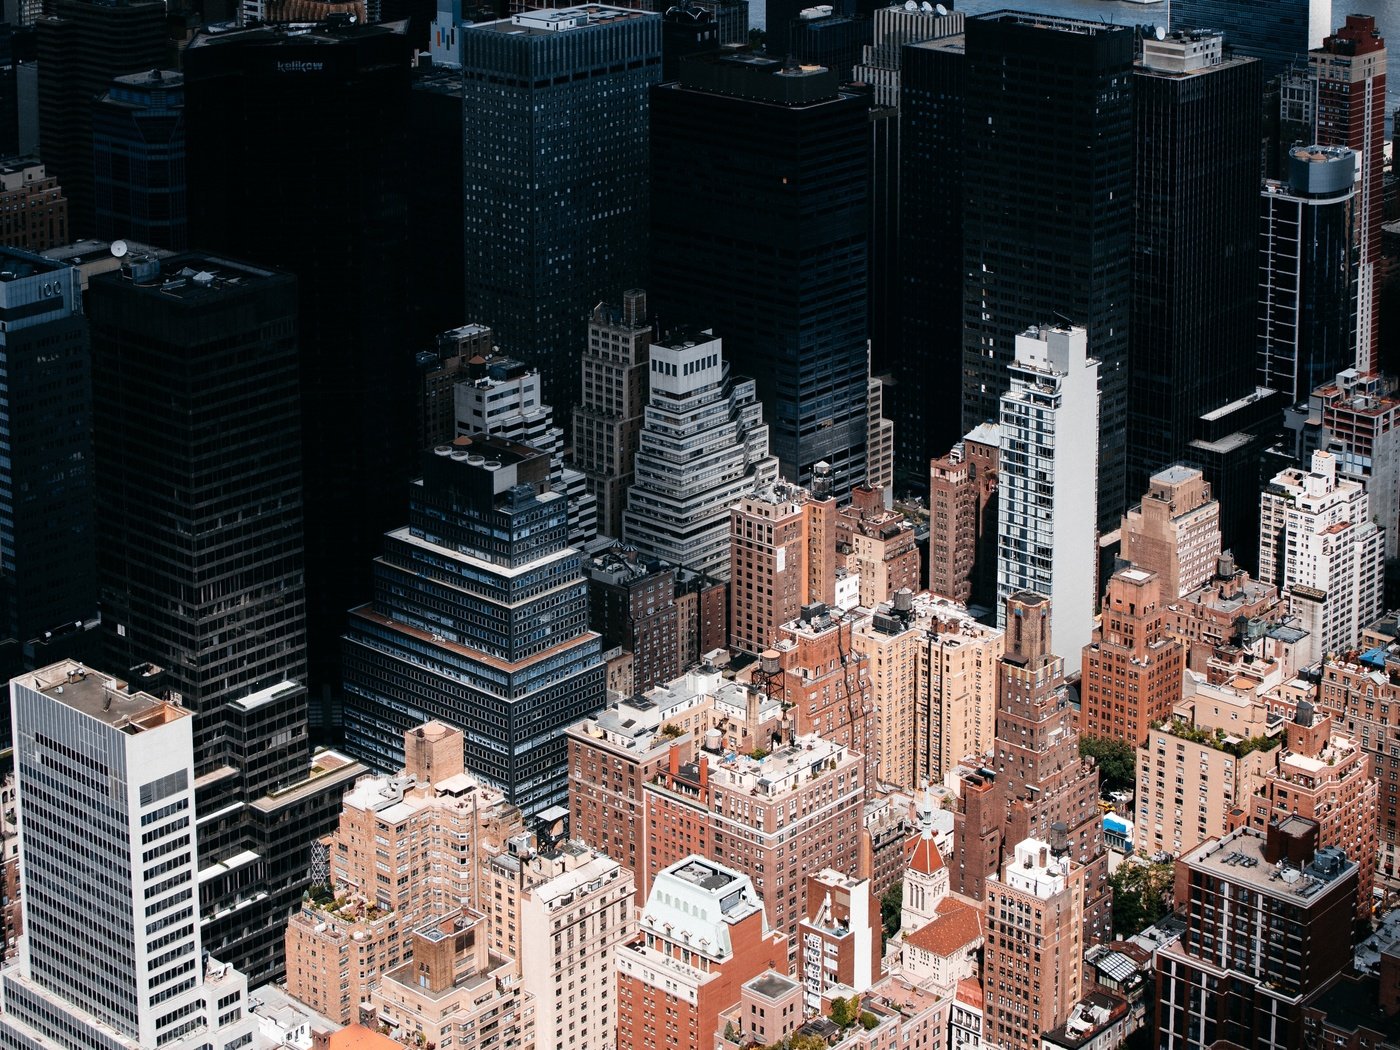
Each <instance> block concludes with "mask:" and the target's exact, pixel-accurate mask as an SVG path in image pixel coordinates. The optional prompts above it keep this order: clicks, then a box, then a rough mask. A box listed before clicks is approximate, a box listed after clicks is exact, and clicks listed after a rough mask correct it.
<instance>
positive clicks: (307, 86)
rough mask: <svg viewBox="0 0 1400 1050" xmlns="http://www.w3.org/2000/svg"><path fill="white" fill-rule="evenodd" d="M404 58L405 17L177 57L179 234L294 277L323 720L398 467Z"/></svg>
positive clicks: (409, 420) (407, 465)
mask: <svg viewBox="0 0 1400 1050" xmlns="http://www.w3.org/2000/svg"><path fill="white" fill-rule="evenodd" d="M411 57H412V47H411V44H410V43H409V40H408V38H407V36H406V35H405V34H404V31H403V25H402V24H398V25H394V26H377V25H357V24H348V25H347V24H339V25H318V26H314V27H309V28H308V27H305V26H301V27H291V26H263V27H260V28H253V29H240V30H226V31H215V30H210V31H205V32H201V33H199V34H197V35H196V36H195V38H194V40H192V41H191V42H190V45H189V47H187V48H186V49H185V52H184V62H185V68H184V73H185V99H186V111H185V112H186V127H187V131H186V135H187V142H188V150H189V158H190V160H189V168H188V171H189V191H190V194H191V199H194V198H195V197H196V196H202V197H204V198H209V199H213V200H216V201H218V205H217V206H211V207H199V208H195V209H193V210H192V211H191V214H190V242H191V243H192V244H198V245H200V246H201V247H202V248H203V249H205V250H210V251H218V252H223V253H228V254H231V255H233V256H235V257H236V258H241V259H251V260H254V261H259V262H269V263H272V264H275V265H276V266H277V267H279V268H280V269H284V270H286V271H288V272H290V273H292V274H294V275H295V276H296V278H297V285H296V288H297V309H298V314H299V318H300V325H299V331H300V362H301V376H300V379H301V400H302V408H301V422H302V428H301V435H302V457H303V461H304V462H305V464H306V468H307V469H306V473H305V478H304V486H305V514H306V552H307V554H306V583H307V586H306V596H307V613H308V615H307V628H308V636H307V640H308V657H309V669H310V678H311V685H312V688H313V689H314V690H315V691H316V695H315V699H316V700H317V701H318V714H320V715H321V716H322V717H327V716H328V717H330V718H331V719H334V717H335V711H334V707H333V705H332V704H331V702H330V701H331V695H332V694H331V690H332V687H333V686H336V685H338V684H339V674H340V647H339V641H338V639H339V636H340V633H341V630H342V628H343V626H344V623H345V611H346V609H348V608H349V607H350V606H351V605H353V604H355V603H356V602H359V601H363V600H364V598H365V597H366V596H367V595H368V594H369V588H370V584H369V575H368V573H369V565H370V561H371V559H372V557H373V555H374V551H375V548H376V545H377V542H378V537H379V536H380V535H381V534H382V533H383V531H384V530H385V529H387V528H390V527H391V526H392V525H393V524H394V523H395V522H396V521H399V520H400V519H401V516H402V509H401V508H402V506H403V492H404V488H403V486H404V483H405V482H406V481H407V480H408V478H409V476H410V474H411V473H412V469H413V455H412V452H413V449H412V446H413V431H414V422H415V420H414V412H413V409H414V397H413V388H414V380H415V378H416V377H415V375H414V369H413V360H414V354H413V351H414V350H415V349H416V346H415V345H414V344H412V343H409V342H406V341H405V338H404V337H405V317H406V298H407V294H408V288H407V274H408V266H407V259H406V253H407V247H408V214H409V212H408V203H407V198H408V196H409V194H410V193H411V192H412V189H411V187H412V185H413V183H412V180H411V178H410V174H409V173H410V167H409V158H410V152H409V149H408V145H407V141H406V135H407V125H408V120H407V116H406V114H407V108H408V95H409V64H410V60H411ZM270 158H276V163H275V164H272V165H271V166H269V159H270ZM252 171H260V172H263V173H264V174H263V176H261V177H257V178H230V177H229V176H230V173H232V172H252ZM460 316H461V315H460V314H459V315H457V317H458V319H460ZM253 389H256V387H254V388H253ZM327 708H330V710H329V711H327Z"/></svg>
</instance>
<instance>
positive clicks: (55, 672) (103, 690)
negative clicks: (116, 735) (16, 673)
mask: <svg viewBox="0 0 1400 1050" xmlns="http://www.w3.org/2000/svg"><path fill="white" fill-rule="evenodd" d="M20 681H21V682H23V683H24V684H25V685H27V686H30V687H31V688H33V689H35V690H37V691H38V692H41V693H43V694H44V695H45V696H47V697H51V698H52V699H54V700H57V701H58V702H59V703H61V704H64V705H66V706H67V707H70V708H72V709H73V710H74V711H79V712H81V713H82V714H85V715H87V716H88V717H90V718H95V719H97V721H99V722H102V723H104V724H106V725H109V726H112V727H114V728H117V729H121V730H123V731H125V732H127V733H131V734H136V733H142V732H145V731H146V730H148V729H155V728H158V727H159V726H163V725H167V724H168V723H170V722H174V721H175V720H177V719H180V718H189V717H190V712H189V711H187V710H186V709H185V708H183V707H176V706H175V705H174V704H170V703H166V702H165V701H164V700H157V699H156V698H155V697H154V696H151V695H150V694H149V693H141V692H136V693H129V692H127V691H126V683H125V682H122V681H119V680H118V679H116V678H112V677H110V676H109V675H104V674H98V673H97V672H96V671H91V670H88V669H87V668H86V667H84V666H83V665H82V664H80V663H78V662H77V661H75V660H64V661H63V662H62V663H56V664H52V665H50V666H49V667H45V668H44V669H43V670H40V671H35V672H33V673H32V674H26V675H22V676H21V677H20Z"/></svg>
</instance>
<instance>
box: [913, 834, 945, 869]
mask: <svg viewBox="0 0 1400 1050" xmlns="http://www.w3.org/2000/svg"><path fill="white" fill-rule="evenodd" d="M904 866H905V867H906V868H908V869H909V870H910V871H917V872H918V873H919V874H920V875H932V874H933V873H934V872H935V871H941V870H942V869H943V858H942V856H940V855H939V853H938V847H937V846H935V845H934V844H933V839H932V838H926V837H925V836H924V835H922V834H919V835H915V836H913V837H912V838H911V839H909V841H908V842H906V843H905V844H904Z"/></svg>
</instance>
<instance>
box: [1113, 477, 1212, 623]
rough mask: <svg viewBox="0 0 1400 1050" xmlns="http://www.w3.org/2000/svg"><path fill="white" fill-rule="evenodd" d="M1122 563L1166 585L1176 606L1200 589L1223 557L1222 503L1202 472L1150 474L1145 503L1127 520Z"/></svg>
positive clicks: (1165, 593) (1168, 596) (1168, 598)
mask: <svg viewBox="0 0 1400 1050" xmlns="http://www.w3.org/2000/svg"><path fill="white" fill-rule="evenodd" d="M1122 537H1123V546H1122V553H1123V558H1124V560H1126V561H1130V562H1132V563H1133V564H1134V565H1135V566H1137V567H1138V568H1139V569H1146V570H1148V571H1150V572H1155V573H1156V574H1157V575H1158V576H1159V577H1160V578H1161V581H1162V599H1163V601H1164V602H1168V603H1169V602H1172V601H1175V600H1176V599H1177V598H1180V597H1183V596H1184V595H1187V594H1189V593H1191V592H1192V591H1193V590H1195V589H1196V588H1197V587H1200V586H1202V585H1203V584H1204V583H1205V582H1206V581H1207V580H1208V579H1210V577H1211V575H1212V574H1213V573H1214V572H1215V563H1216V559H1217V558H1219V557H1220V504H1219V503H1218V502H1216V501H1215V500H1214V499H1213V498H1211V492H1210V485H1209V484H1207V482H1206V480H1205V478H1204V477H1203V476H1202V474H1201V472H1200V471H1199V470H1195V469H1193V468H1191V467H1183V466H1174V467H1168V468H1167V469H1166V470H1163V471H1160V472H1158V473H1156V474H1154V475H1152V479H1151V481H1150V482H1149V483H1148V489H1147V494H1146V495H1144V496H1143V497H1142V502H1141V503H1140V504H1138V505H1137V506H1136V507H1133V508H1132V509H1131V510H1129V511H1128V513H1127V514H1125V515H1124V516H1123V526H1122Z"/></svg>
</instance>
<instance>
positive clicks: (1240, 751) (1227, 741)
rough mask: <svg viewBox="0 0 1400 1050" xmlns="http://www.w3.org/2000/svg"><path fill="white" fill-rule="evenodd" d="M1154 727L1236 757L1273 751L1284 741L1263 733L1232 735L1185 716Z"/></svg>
mask: <svg viewBox="0 0 1400 1050" xmlns="http://www.w3.org/2000/svg"><path fill="white" fill-rule="evenodd" d="M1152 728H1153V729H1165V730H1166V731H1167V732H1168V733H1170V734H1171V735H1172V736H1174V737H1176V738H1178V739H1179V740H1190V741H1191V742H1192V743H1195V744H1204V745H1205V746H1206V747H1210V748H1214V749H1215V750H1216V751H1223V752H1225V753H1226V754H1227V755H1234V756H1235V757H1236V758H1244V756H1245V755H1248V754H1251V753H1253V752H1255V751H1272V750H1274V748H1276V747H1279V746H1280V745H1281V744H1282V743H1283V737H1282V736H1265V735H1263V734H1261V735H1259V736H1250V737H1237V736H1230V735H1229V734H1227V733H1226V732H1225V730H1223V729H1207V728H1205V727H1204V726H1196V725H1192V724H1191V723H1190V722H1188V721H1186V720H1185V719H1183V718H1173V719H1172V720H1171V721H1170V722H1166V723H1162V722H1154V723H1153V724H1152Z"/></svg>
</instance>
